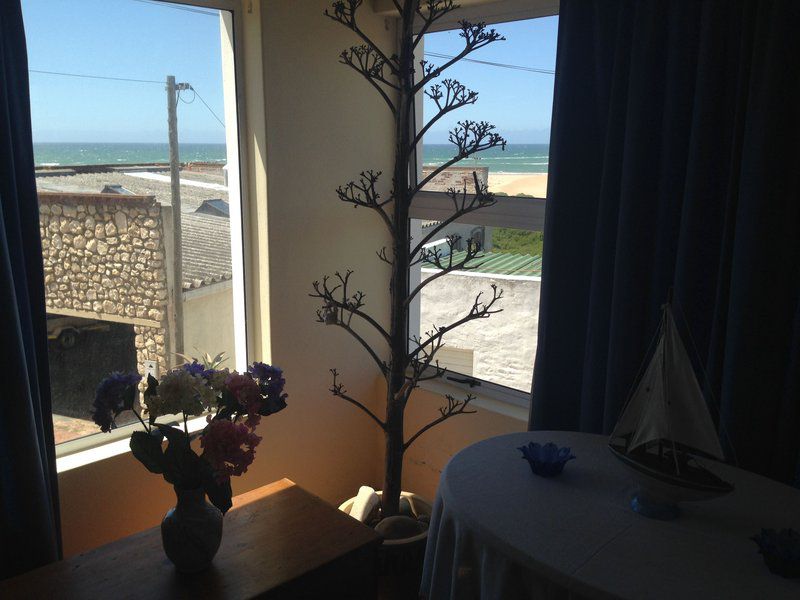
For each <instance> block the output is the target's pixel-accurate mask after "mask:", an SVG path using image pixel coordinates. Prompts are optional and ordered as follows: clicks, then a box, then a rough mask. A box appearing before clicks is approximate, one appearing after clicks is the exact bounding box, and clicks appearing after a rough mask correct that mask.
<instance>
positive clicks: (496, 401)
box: [419, 379, 530, 424]
mask: <svg viewBox="0 0 800 600" xmlns="http://www.w3.org/2000/svg"><path fill="white" fill-rule="evenodd" d="M419 387H420V388H421V389H423V390H427V391H429V392H432V393H434V394H438V395H440V396H445V395H447V394H450V395H451V396H455V397H456V398H459V397H463V396H464V395H465V394H467V393H470V394H472V395H473V396H475V399H474V400H473V401H472V402H471V403H470V406H475V407H478V408H480V409H483V410H488V411H490V412H493V413H497V414H500V415H503V416H506V417H510V418H512V419H516V420H518V421H521V422H523V423H526V424H527V423H528V414H529V410H530V409H529V407H528V406H522V405H521V404H518V403H515V402H511V401H509V400H507V399H503V398H500V397H499V396H496V395H494V394H492V393H491V391H489V390H477V389H474V388H473V389H471V390H468V389H466V388H464V387H462V386H460V385H455V384H452V383H447V382H446V381H442V380H441V379H439V380H433V379H432V380H428V381H423V382H421V383H420V384H419Z"/></svg>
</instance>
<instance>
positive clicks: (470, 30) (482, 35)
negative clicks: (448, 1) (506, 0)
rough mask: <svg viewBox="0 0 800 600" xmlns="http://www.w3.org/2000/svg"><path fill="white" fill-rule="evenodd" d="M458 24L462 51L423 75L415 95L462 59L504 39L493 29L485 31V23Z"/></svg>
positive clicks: (462, 22) (464, 22) (463, 22)
mask: <svg viewBox="0 0 800 600" xmlns="http://www.w3.org/2000/svg"><path fill="white" fill-rule="evenodd" d="M458 24H459V25H460V27H461V32H460V33H459V34H458V35H459V36H460V37H462V38H464V49H463V50H462V51H461V52H459V53H458V54H457V55H456V56H454V57H453V58H451V59H450V60H448V61H447V62H446V63H445V64H443V65H442V66H441V67H433V68H431V69H430V70H429V71H428V72H427V73H425V74H424V76H423V77H422V79H420V81H419V83H417V84H416V85H415V86H414V88H413V92H414V93H415V94H416V93H417V92H419V91H420V90H421V89H423V88H424V87H426V86H427V85H428V84H429V83H430V82H431V81H432V80H434V79H436V78H437V77H439V75H441V74H442V73H443V72H444V71H445V70H447V69H449V68H450V67H452V66H453V65H454V64H455V63H457V62H458V61H460V60H461V59H462V58H464V57H466V56H468V55H469V54H472V53H473V52H475V51H476V50H479V49H480V48H483V47H484V46H488V45H489V44H493V43H494V42H499V41H502V40H505V39H506V38H504V37H503V36H502V35H500V34H499V33H497V31H495V30H494V29H487V28H486V23H482V22H481V23H469V22H468V21H459V23H458Z"/></svg>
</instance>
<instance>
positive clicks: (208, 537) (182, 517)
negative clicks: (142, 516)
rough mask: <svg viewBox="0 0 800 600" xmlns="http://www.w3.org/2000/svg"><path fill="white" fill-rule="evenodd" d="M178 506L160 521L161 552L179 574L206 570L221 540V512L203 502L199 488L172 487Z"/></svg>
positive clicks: (204, 497) (203, 497)
mask: <svg viewBox="0 0 800 600" xmlns="http://www.w3.org/2000/svg"><path fill="white" fill-rule="evenodd" d="M175 493H176V495H177V496H178V504H177V505H176V506H175V508H171V509H170V510H169V512H167V514H166V516H165V517H164V520H163V521H162V522H161V540H162V542H163V544H164V552H165V553H166V554H167V558H169V559H170V560H171V561H172V563H173V564H174V565H175V568H176V569H177V570H178V571H180V572H181V573H197V572H199V571H202V570H204V569H207V568H208V567H209V566H210V565H211V561H212V560H213V559H214V555H215V554H216V553H217V550H219V545H220V542H221V541H222V519H223V516H222V513H221V512H220V510H219V509H218V508H217V507H216V506H214V505H213V504H211V503H210V502H208V501H207V500H206V495H205V491H204V490H203V488H197V489H193V490H182V489H179V488H178V487H176V488H175Z"/></svg>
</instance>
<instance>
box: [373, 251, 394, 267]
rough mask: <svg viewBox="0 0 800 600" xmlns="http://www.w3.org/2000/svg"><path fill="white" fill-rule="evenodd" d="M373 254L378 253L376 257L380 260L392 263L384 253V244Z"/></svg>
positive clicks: (390, 264) (388, 263)
mask: <svg viewBox="0 0 800 600" xmlns="http://www.w3.org/2000/svg"><path fill="white" fill-rule="evenodd" d="M375 254H377V255H378V258H379V259H381V261H383V262H385V263H386V264H387V265H389V266H392V265H394V261H393V260H392V259H391V258H389V257H388V256H387V255H386V246H384V247H383V248H381V249H380V250H378V251H377V252H376V253H375Z"/></svg>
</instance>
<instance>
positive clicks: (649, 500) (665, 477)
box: [609, 444, 733, 512]
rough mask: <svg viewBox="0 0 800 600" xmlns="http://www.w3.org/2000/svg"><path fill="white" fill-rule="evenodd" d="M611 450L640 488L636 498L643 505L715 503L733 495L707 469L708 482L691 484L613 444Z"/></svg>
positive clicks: (723, 482)
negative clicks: (704, 501)
mask: <svg viewBox="0 0 800 600" xmlns="http://www.w3.org/2000/svg"><path fill="white" fill-rule="evenodd" d="M609 449H610V450H611V453H612V454H613V455H614V456H616V457H617V458H618V459H619V460H620V461H621V462H622V464H624V465H625V466H626V467H627V468H628V470H629V472H630V473H631V476H632V478H633V480H634V481H635V482H636V484H637V485H638V486H639V493H638V495H637V497H638V500H639V503H640V504H645V505H650V506H657V505H664V506H672V507H675V506H677V504H678V503H679V502H698V501H703V500H712V499H714V498H719V497H720V496H724V495H726V494H729V493H730V492H732V491H733V486H732V485H731V484H730V483H727V482H725V481H722V480H721V479H719V478H718V477H716V476H715V475H713V473H711V472H710V471H707V470H705V469H704V471H705V472H706V473H707V474H708V481H692V480H688V479H685V478H682V477H680V476H677V475H675V474H672V473H665V472H664V471H661V470H658V469H655V468H653V467H652V466H649V465H647V464H645V463H643V462H641V461H639V460H636V458H635V457H633V456H631V455H630V454H626V453H625V452H623V451H622V449H621V448H618V447H615V446H614V445H612V444H609ZM634 509H635V508H634ZM637 512H642V511H637Z"/></svg>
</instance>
